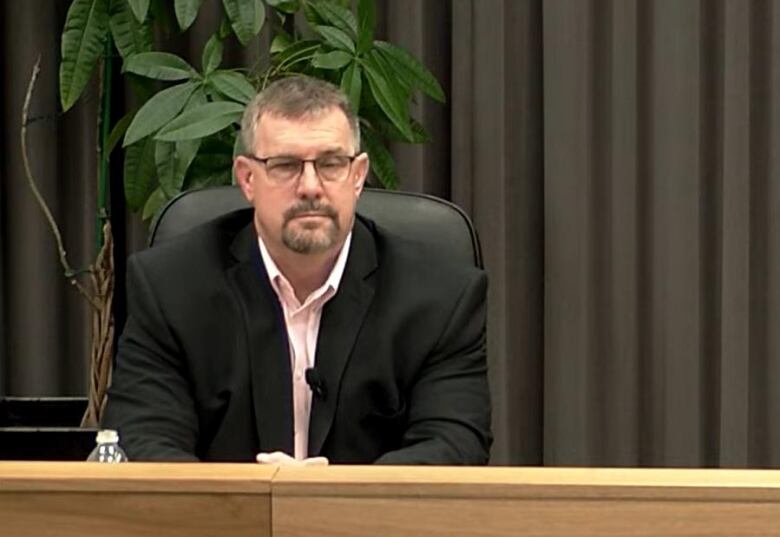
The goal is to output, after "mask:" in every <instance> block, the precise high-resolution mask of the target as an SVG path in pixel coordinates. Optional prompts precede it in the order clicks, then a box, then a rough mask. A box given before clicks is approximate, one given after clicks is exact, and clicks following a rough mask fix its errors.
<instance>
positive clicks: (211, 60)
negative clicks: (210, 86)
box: [201, 34, 222, 75]
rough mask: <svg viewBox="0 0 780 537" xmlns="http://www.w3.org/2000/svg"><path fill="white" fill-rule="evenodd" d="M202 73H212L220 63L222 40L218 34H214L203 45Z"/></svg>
mask: <svg viewBox="0 0 780 537" xmlns="http://www.w3.org/2000/svg"><path fill="white" fill-rule="evenodd" d="M201 63H202V64H203V73H204V74H206V75H208V74H210V73H212V72H213V71H214V70H215V69H216V68H217V67H219V64H220V63H222V41H221V40H220V39H219V36H218V35H216V34H214V35H212V36H211V38H210V39H209V40H208V41H207V42H206V46H204V47H203V59H202V60H201Z"/></svg>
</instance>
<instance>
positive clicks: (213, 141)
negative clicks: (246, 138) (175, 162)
mask: <svg viewBox="0 0 780 537" xmlns="http://www.w3.org/2000/svg"><path fill="white" fill-rule="evenodd" d="M231 142H232V144H231V143H229V142H228V141H226V140H224V139H222V137H221V136H220V137H217V136H209V137H208V138H205V139H204V140H203V143H202V144H201V146H200V150H199V151H198V155H197V156H196V157H195V160H193V161H192V164H191V165H190V168H189V170H188V171H187V177H186V179H185V182H184V185H185V189H193V188H200V187H204V186H213V185H229V184H230V183H231V181H232V168H233V154H232V153H233V151H234V150H235V140H231Z"/></svg>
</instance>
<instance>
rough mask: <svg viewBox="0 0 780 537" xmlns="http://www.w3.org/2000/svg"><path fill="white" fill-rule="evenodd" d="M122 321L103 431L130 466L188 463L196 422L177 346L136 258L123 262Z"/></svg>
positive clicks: (194, 439) (193, 444) (184, 369)
mask: <svg viewBox="0 0 780 537" xmlns="http://www.w3.org/2000/svg"><path fill="white" fill-rule="evenodd" d="M127 274H128V275H127V289H128V319H127V324H126V326H125V329H124V332H123V334H122V337H121V339H120V341H119V348H118V351H117V356H116V362H115V368H114V372H113V375H112V381H111V387H110V389H109V392H108V402H107V406H106V412H105V415H104V417H103V420H102V426H103V427H105V428H111V429H117V430H118V431H119V438H120V444H121V445H122V447H123V448H124V449H125V451H126V452H127V454H128V457H129V458H130V460H136V461H138V460H166V461H194V460H197V457H196V456H195V446H196V442H197V436H198V421H197V417H196V412H195V404H194V402H193V396H192V393H191V388H190V385H189V382H188V379H187V372H186V366H185V363H184V361H183V355H182V353H181V352H180V348H179V345H178V343H177V341H176V338H175V336H174V334H173V333H172V331H171V329H170V326H169V324H168V323H167V322H166V318H165V314H164V312H163V311H162V310H161V309H160V306H159V303H158V301H157V298H156V293H155V289H154V288H153V286H152V285H151V283H150V281H149V279H148V278H147V276H146V273H145V272H144V266H143V264H142V262H141V260H140V259H139V257H138V256H132V257H130V259H129V260H128V267H127Z"/></svg>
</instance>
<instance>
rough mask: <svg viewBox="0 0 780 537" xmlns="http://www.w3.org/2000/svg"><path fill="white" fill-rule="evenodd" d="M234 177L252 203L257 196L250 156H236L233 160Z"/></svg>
mask: <svg viewBox="0 0 780 537" xmlns="http://www.w3.org/2000/svg"><path fill="white" fill-rule="evenodd" d="M233 177H235V179H236V184H237V185H238V187H239V188H240V189H241V192H243V193H244V197H245V198H246V200H247V201H248V202H249V203H252V202H253V200H254V198H255V177H254V172H253V171H252V163H251V162H250V160H249V159H248V158H246V157H245V156H243V155H238V156H236V158H235V159H234V160H233Z"/></svg>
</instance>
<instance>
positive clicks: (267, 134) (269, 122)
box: [255, 108, 352, 153]
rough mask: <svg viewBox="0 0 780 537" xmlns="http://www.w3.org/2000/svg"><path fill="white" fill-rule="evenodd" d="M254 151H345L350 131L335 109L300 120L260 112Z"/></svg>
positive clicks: (349, 140)
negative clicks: (255, 149)
mask: <svg viewBox="0 0 780 537" xmlns="http://www.w3.org/2000/svg"><path fill="white" fill-rule="evenodd" d="M255 139H256V141H257V149H259V150H261V151H263V152H269V151H273V152H275V153H278V152H280V151H286V152H301V151H310V150H311V151H316V150H325V149H327V150H330V149H344V150H346V149H349V148H350V147H351V146H352V131H351V129H350V126H349V121H348V120H347V116H346V115H344V112H342V111H341V110H340V109H338V108H329V109H327V110H324V111H321V112H317V113H314V114H307V115H304V116H302V117H300V118H288V117H284V116H282V115H280V114H276V113H274V112H264V113H263V115H261V116H260V119H259V121H258V122H257V131H256V137H255Z"/></svg>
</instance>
